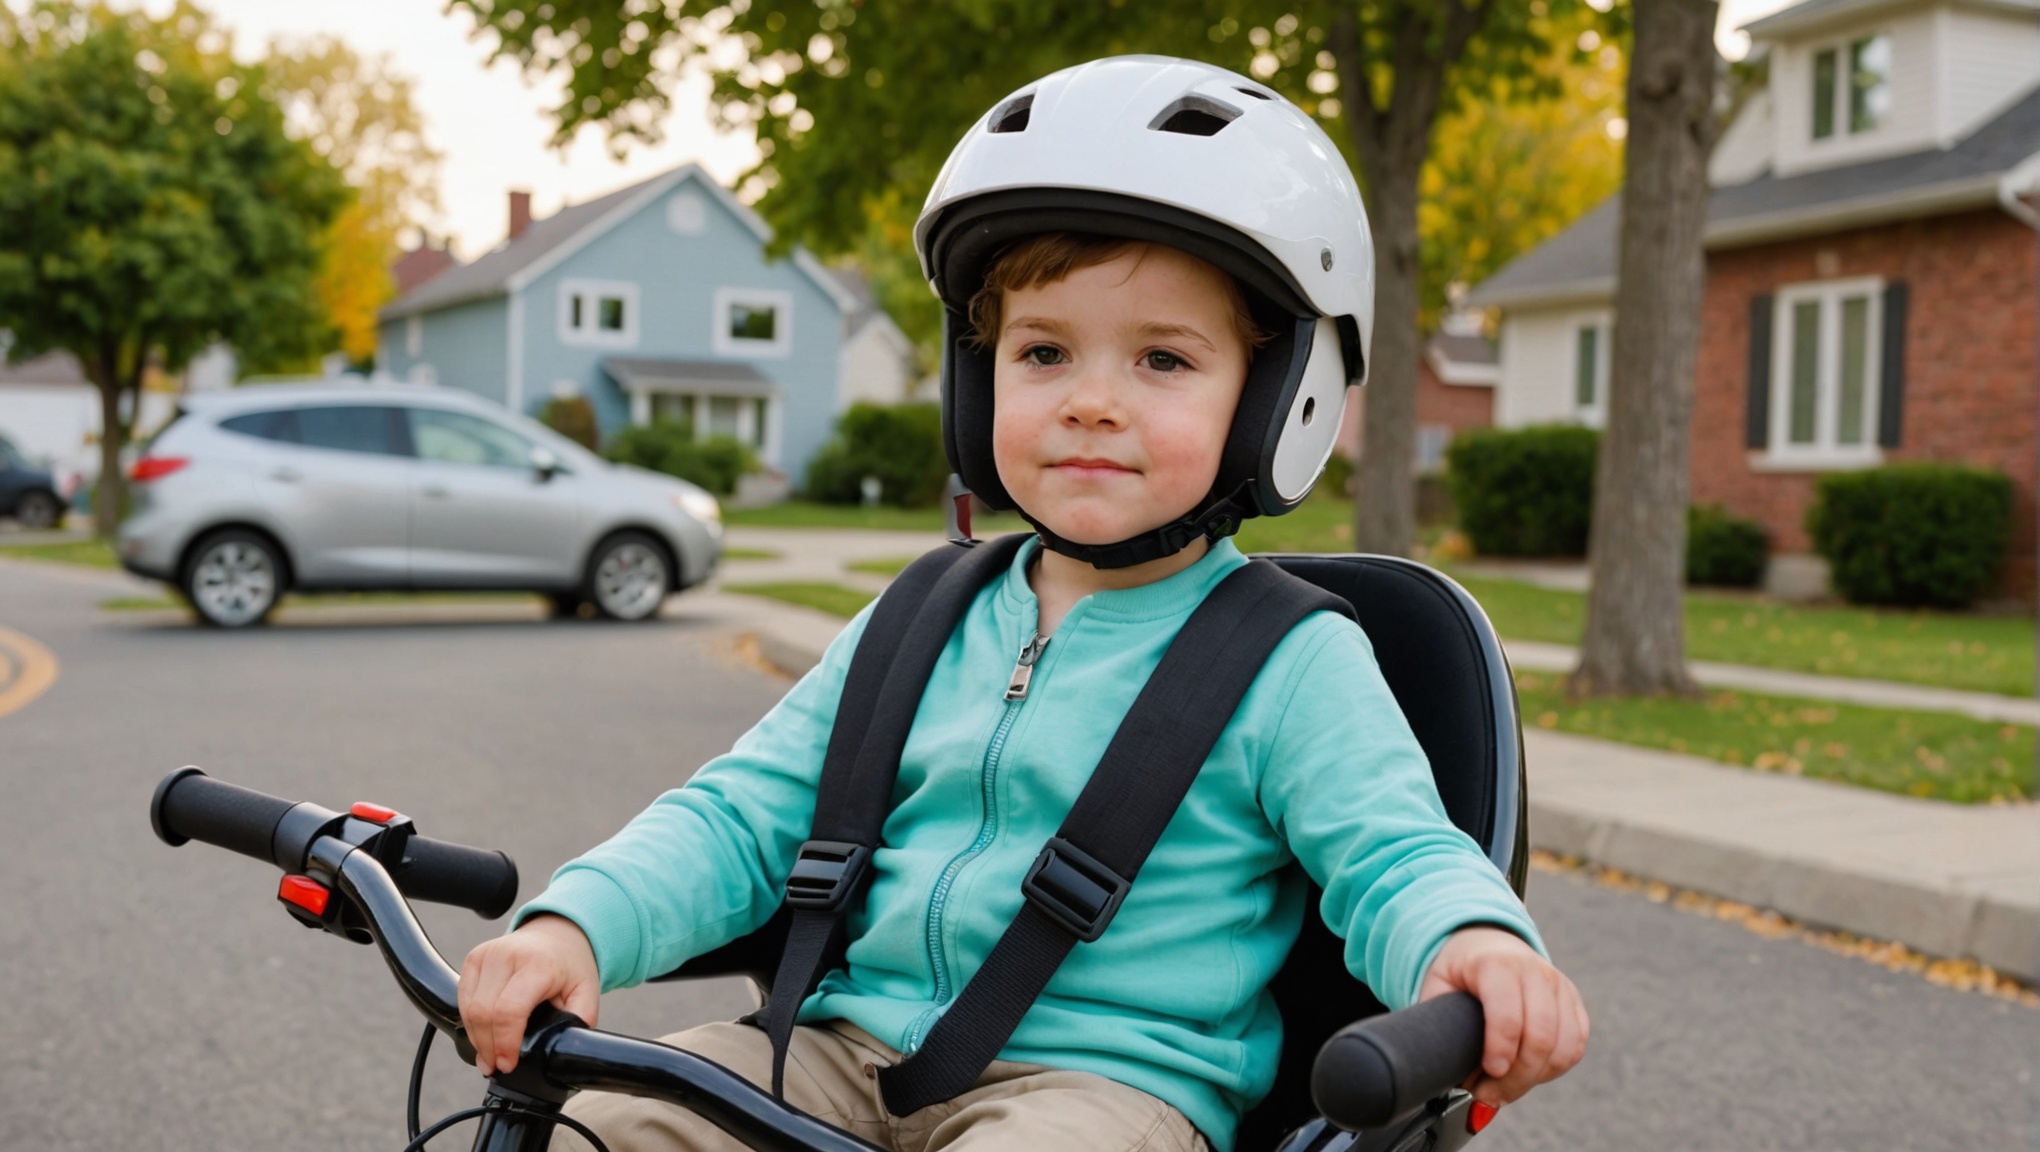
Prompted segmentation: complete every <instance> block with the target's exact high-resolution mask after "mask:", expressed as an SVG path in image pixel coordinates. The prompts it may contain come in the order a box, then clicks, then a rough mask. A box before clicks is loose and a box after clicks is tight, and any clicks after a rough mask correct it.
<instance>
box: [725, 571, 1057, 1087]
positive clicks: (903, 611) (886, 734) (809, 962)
mask: <svg viewBox="0 0 2040 1152" xmlns="http://www.w3.org/2000/svg"><path fill="white" fill-rule="evenodd" d="M1026 538H1027V537H1026V535H1025V534H1024V533H1019V534H1015V535H1011V536H1006V537H1002V538H1000V539H997V540H993V541H989V542H987V543H984V544H980V545H977V546H976V547H974V548H967V549H966V548H958V547H952V546H944V547H941V548H938V549H936V550H935V551H933V552H929V553H927V554H926V555H923V556H921V557H920V558H919V559H917V560H915V561H914V562H913V563H912V564H909V565H907V567H906V570H905V571H903V572H901V573H900V574H899V576H898V577H897V578H896V579H895V580H894V581H893V582H892V584H891V585H890V586H889V587H888V588H887V589H886V591H885V594H884V595H882V596H880V597H879V598H878V607H876V608H875V609H873V610H872V614H871V619H870V620H868V621H866V622H865V629H864V635H863V636H862V637H861V638H859V640H858V643H857V650H856V652H855V653H854V654H853V655H852V656H851V658H850V670H849V673H848V674H847V675H846V676H845V678H844V681H843V695H842V697H841V698H840V700H839V702H838V703H837V706H836V724H835V727H834V729H833V730H831V732H830V733H829V747H828V751H827V752H826V753H825V754H824V756H823V759H822V775H821V780H820V782H819V783H818V784H817V785H816V789H815V820H814V826H813V829H812V831H810V832H809V834H808V835H809V837H810V838H809V840H808V841H807V843H805V844H803V845H801V848H800V855H799V858H798V859H797V860H795V862H794V865H793V872H792V873H791V874H790V875H789V876H788V877H787V880H786V904H787V906H788V908H789V910H790V911H791V913H792V916H791V918H790V920H789V923H788V927H787V934H786V950H785V951H784V952H783V953H781V954H780V958H779V969H778V972H777V973H776V974H775V975H774V976H773V980H772V997H771V999H770V1001H768V1002H767V1003H766V1005H765V1007H764V1008H763V1009H762V1010H760V1011H759V1012H758V1013H757V1014H756V1015H754V1016H753V1017H752V1019H753V1020H755V1021H756V1022H758V1023H760V1024H762V1025H763V1026H764V1028H765V1031H766V1033H767V1035H769V1036H770V1037H771V1038H772V1094H773V1095H774V1096H779V1097H782V1098H783V1097H784V1092H783V1089H784V1079H785V1071H786V1048H787V1043H788V1042H789V1041H790V1040H791V1039H792V1037H793V1023H794V1017H795V1016H797V1015H798V1014H799V1012H800V1006H801V1004H802V1003H804V1002H805V1001H806V1000H807V998H808V997H809V996H810V995H812V994H813V993H814V990H815V986H816V985H817V984H819V983H820V982H821V978H822V974H823V973H824V972H826V971H827V970H828V969H829V968H830V967H831V966H832V963H831V962H832V960H833V959H834V954H835V953H836V952H837V951H838V949H839V948H840V947H841V944H842V928H843V919H844V915H845V913H846V911H847V909H848V906H849V902H850V901H851V900H852V899H853V898H854V897H855V896H856V895H857V894H858V892H859V891H861V890H862V887H863V881H864V879H865V877H866V875H867V874H868V873H869V871H870V867H871V853H872V851H873V850H874V849H875V848H877V847H878V840H879V833H880V832H881V831H882V830H883V829H884V827H885V818H886V815H887V813H888V812H889V811H890V810H891V807H892V790H893V780H894V778H895V777H896V776H897V775H898V773H899V766H900V753H901V751H902V750H903V749H904V748H905V747H906V743H907V733H908V732H909V731H910V730H911V729H912V728H913V725H914V713H915V711H916V710H917V709H919V707H920V704H921V695H922V693H923V691H924V690H925V689H926V688H927V686H928V679H929V677H930V676H932V675H933V674H934V670H935V661H936V660H937V659H939V658H940V657H941V655H942V649H943V648H944V647H945V646H947V644H948V643H949V637H950V635H951V634H952V633H954V632H955V631H956V625H957V623H958V622H959V621H961V620H962V619H963V615H964V613H965V612H966V611H968V610H969V608H970V605H971V601H972V600H974V599H975V598H976V596H977V593H978V590H979V589H981V588H983V587H984V586H985V585H986V584H987V583H988V582H990V580H991V579H992V577H993V576H994V575H996V574H997V573H999V572H1003V571H1005V569H1006V568H1007V567H1008V566H1009V565H1011V564H1012V562H1013V556H1014V555H1015V553H1017V552H1018V551H1019V548H1020V545H1021V544H1022V543H1023V542H1024V541H1025V540H1026Z"/></svg>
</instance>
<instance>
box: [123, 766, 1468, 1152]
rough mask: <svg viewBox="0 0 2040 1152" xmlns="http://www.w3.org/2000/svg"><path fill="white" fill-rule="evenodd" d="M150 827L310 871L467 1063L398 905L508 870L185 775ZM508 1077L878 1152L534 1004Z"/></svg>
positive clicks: (675, 1054)
mask: <svg viewBox="0 0 2040 1152" xmlns="http://www.w3.org/2000/svg"><path fill="white" fill-rule="evenodd" d="M149 818H150V823H151V824H152V825H153V826H154V828H155V830H156V835H157V836H159V837H161V838H162V840H163V841H164V842H165V843H168V844H171V845H178V844H183V843H185V842H186V841H188V840H199V841H203V842H205V843H208V844H215V845H218V846H219V847H222V848H228V849H231V850H233V851H236V852H240V853H242V854H243V855H247V856H253V857H255V858H257V859H262V860H269V861H271V862H272V863H276V864H278V865H279V866H281V867H283V868H285V869H286V870H288V871H292V872H301V871H307V870H312V869H316V871H317V872H318V873H319V874H320V875H322V876H326V877H330V879H331V882H332V884H333V886H334V887H335V888H337V889H338V890H339V892H340V893H341V894H342V895H343V896H345V897H346V898H347V900H348V901H349V902H350V903H351V904H352V905H353V907H354V909H355V910H356V911H358V912H359V914H360V917H361V920H362V922H363V923H365V924H366V925H367V931H368V935H369V936H370V938H372V939H373V940H374V942H375V943H376V945H377V946H378V948H379V949H380V950H381V952H382V954H383V958H384V960H385V961H386V962H387V963H388V964H389V967H390V971H391V973H392V974H393V975H395V977H396V978H397V982H398V984H399V985H400V986H401V987H402V988H403V990H404V992H405V994H406V995H407V996H408V997H410V999H411V1002H412V1003H413V1004H414V1005H416V1006H417V1008H418V1010H419V1011H420V1012H421V1013H422V1014H423V1015H424V1016H425V1017H426V1018H427V1019H428V1020H430V1021H431V1022H432V1023H433V1024H434V1025H435V1026H437V1027H438V1028H439V1029H441V1030H442V1031H444V1032H446V1033H448V1034H449V1035H451V1036H452V1037H453V1038H454V1040H455V1042H456V1043H457V1044H458V1045H459V1047H460V1048H461V1053H462V1057H463V1059H472V1058H473V1057H472V1052H473V1049H472V1048H470V1047H469V1046H468V1045H467V1038H466V1034H465V1030H464V1028H463V1027H462V1025H461V1020H460V1008H459V992H460V976H459V974H458V973H457V972H456V971H455V970H454V969H453V967H452V966H451V965H449V964H448V963H447V962H446V959H445V957H443V956H441V955H440V953H439V950H438V949H437V948H436V947H434V946H433V944H432V941H431V938H430V937H428V936H427V935H426V934H425V929H424V927H423V926H422V925H420V924H419V923H418V919H417V917H416V916H415V915H414V914H413V913H412V911H411V908H410V905H409V904H408V903H406V901H405V896H406V895H407V894H408V895H411V896H413V897H415V898H417V899H425V900H434V901H438V902H441V903H450V904H457V905H459V906H461V907H468V908H476V907H477V905H483V906H493V905H494V904H495V903H496V902H498V901H500V902H501V903H502V905H503V908H504V909H507V906H508V903H509V901H510V900H511V899H514V897H515V892H516V866H515V865H514V864H512V863H511V862H510V860H509V857H507V856H504V855H503V854H502V853H500V852H485V851H482V850H480V849H475V848H467V847H463V846H461V845H458V844H448V843H445V842H443V841H431V840H426V839H424V838H423V837H419V836H410V837H409V839H408V842H407V853H406V856H405V858H404V862H403V865H402V867H403V868H404V870H405V874H403V875H396V874H393V873H392V872H391V871H390V870H388V869H386V868H385V867H384V866H383V864H382V863H381V862H380V861H379V860H377V859H376V856H375V855H374V854H372V853H371V852H370V851H368V850H366V849H360V848H357V846H356V844H353V843H349V842H348V841H347V840H345V839H342V838H340V837H339V836H337V835H334V834H333V832H335V831H337V830H340V829H341V828H342V827H343V824H342V822H343V821H344V820H346V819H348V818H347V817H342V816H340V815H338V814H336V813H332V812H329V811H328V810H326V809H324V808H320V807H319V806H318V805H315V804H309V803H307V804H293V803H291V802H289V801H287V800H280V799H277V798H275V797H272V796H268V795H265V794H263V793H261V792H256V791H253V790H251V789H247V788H241V787H239V786H236V785H232V784H227V783H225V782H223V781H218V780H213V779H211V778H210V777H207V776H206V775H205V774H204V773H203V772H201V771H199V770H198V769H196V768H184V769H179V770H178V771H177V772H174V773H172V774H171V775H170V776H168V777H166V778H165V779H164V780H163V782H162V783H161V784H159V785H158V786H157V788H156V795H155V799H154V800H153V801H152V802H151V804H150V809H149ZM403 823H404V824H405V825H408V821H404V822H403ZM421 846H422V847H421ZM506 872H507V877H506V875H505V873H506ZM506 884H507V891H508V895H507V896H506V895H504V889H505V885H506ZM484 914H485V915H488V913H484ZM495 914H498V915H499V914H500V910H499V911H498V912H497V913H495ZM1484 1027H1485V1024H1484V1020H1483V1017H1482V1014H1481V1009H1480V1002H1479V1001H1478V1000H1476V999H1474V998H1473V997H1472V996H1469V995H1466V994H1465V993H1453V994H1451V995H1447V996H1440V997H1437V998H1435V999H1432V1000H1428V1001H1425V1002H1424V1003H1422V1004H1418V1005H1416V1006H1414V1007H1411V1008H1405V1009H1403V1010H1402V1011H1399V1012H1392V1013H1388V1014H1386V1015H1382V1016H1375V1017H1370V1018H1368V1019H1366V1020H1363V1021H1360V1022H1359V1023H1357V1024H1352V1025H1349V1026H1347V1027H1346V1028H1344V1029H1342V1030H1341V1031H1339V1032H1338V1033H1337V1034H1336V1035H1334V1036H1333V1037H1332V1038H1331V1039H1330V1040H1328V1041H1326V1043H1325V1045H1324V1047H1323V1048H1322V1049H1321V1050H1320V1051H1319V1053H1318V1056H1317V1060H1316V1062H1315V1064H1314V1065H1313V1067H1312V1072H1311V1095H1312V1097H1313V1099H1314V1100H1315V1102H1316V1104H1317V1106H1318V1109H1319V1111H1320V1112H1322V1113H1323V1115H1324V1117H1325V1119H1326V1120H1327V1121H1328V1122H1330V1123H1332V1124H1335V1125H1337V1126H1338V1127H1340V1128H1344V1129H1346V1130H1348V1131H1359V1130H1365V1129H1378V1128H1383V1127H1386V1126H1388V1125H1390V1124H1393V1123H1396V1122H1398V1121H1401V1120H1403V1119H1405V1118H1407V1117H1408V1116H1410V1115H1411V1114H1413V1113H1414V1112H1415V1111H1416V1110H1417V1109H1419V1108H1421V1107H1423V1106H1424V1105H1425V1103H1426V1102H1428V1101H1430V1100H1432V1099H1433V1098H1435V1097H1438V1096H1440V1095H1442V1094H1443V1093H1445V1092H1446V1091H1447V1090H1448V1089H1450V1088H1452V1087H1453V1086H1455V1085H1457V1084H1459V1083H1460V1082H1461V1081H1463V1080H1465V1079H1466V1078H1467V1077H1469V1076H1471V1075H1472V1074H1473V1072H1474V1071H1475V1070H1476V1069H1477V1068H1478V1067H1479V1064H1480V1056H1481V1045H1482V1040H1483V1034H1484ZM510 1077H511V1078H513V1079H515V1080H518V1081H520V1083H518V1084H517V1085H516V1087H517V1089H518V1090H520V1091H526V1092H530V1093H532V1094H534V1095H541V1096H548V1095H555V1094H556V1095H557V1096H558V1098H559V1099H562V1100H563V1099H565V1097H566V1095H567V1094H569V1093H571V1092H573V1091H577V1090H579V1089H583V1088H594V1089H603V1090H607V1091H612V1092H625V1093H629V1094H632V1095H639V1096H647V1097H652V1098H655V1099H660V1100H665V1101H669V1102H672V1103H675V1104H679V1105H681V1106H683V1107H687V1108H689V1109H691V1110H693V1111H695V1112H697V1113H699V1114H700V1115H701V1116H702V1117H703V1118H704V1119H706V1120H708V1121H710V1122H711V1123H713V1124H715V1125H716V1126H717V1127H719V1128H721V1129H723V1130H724V1131H726V1132H728V1133H730V1134H731V1135H732V1136H735V1137H736V1138H737V1139H738V1140H740V1141H742V1142H744V1143H745V1144H748V1145H750V1146H751V1147H753V1148H758V1149H765V1150H768V1152H876V1149H875V1148H874V1146H873V1145H871V1144H868V1143H866V1142H865V1141H863V1140H860V1139H858V1138H857V1137H855V1136H852V1135H850V1134H849V1133H847V1132H844V1131H842V1130H841V1129H838V1128H834V1127H831V1126H830V1125H828V1124H825V1123H823V1122H822V1121H819V1120H816V1119H814V1118H813V1117H811V1116H808V1115H805V1114H804V1113H801V1112H799V1111H797V1110H795V1109H794V1108H792V1107H790V1106H788V1105H787V1104H785V1103H783V1102H782V1101H780V1100H777V1099H775V1098H774V1097H773V1096H771V1095H770V1094H769V1093H767V1092H765V1091H764V1090H762V1089H760V1088H759V1087H757V1086H756V1085H754V1084H752V1083H750V1082H749V1081H748V1080H745V1079H744V1078H743V1077H741V1076H738V1075H737V1074H736V1073H734V1072H731V1071H729V1070H728V1069H726V1068H723V1067H722V1066H721V1065H718V1064H716V1063H714V1062H713V1061H710V1060H707V1059H704V1058H702V1057H700V1056H696V1055H694V1054H692V1053H688V1052H684V1051H681V1050H680V1049H677V1048H672V1047H669V1046H667V1045H664V1044H659V1043H656V1042H653V1041H649V1040H640V1039H635V1038H633V1037H629V1036H621V1035H617V1034H615V1033H610V1032H602V1031H599V1030H597V1029H593V1028H588V1027H585V1026H583V1025H581V1024H580V1022H579V1021H578V1020H575V1019H574V1018H572V1017H571V1016H567V1015H566V1014H564V1013H557V1012H550V1011H549V1010H548V1009H547V1007H546V1006H544V1005H541V1006H540V1009H539V1012H538V1014H536V1015H535V1016H534V1018H533V1022H532V1026H531V1027H530V1028H529V1029H528V1030H527V1032H526V1035H525V1041H524V1045H523V1052H522V1054H521V1055H520V1058H519V1061H518V1065H517V1068H516V1070H515V1071H514V1072H513V1073H511V1074H510Z"/></svg>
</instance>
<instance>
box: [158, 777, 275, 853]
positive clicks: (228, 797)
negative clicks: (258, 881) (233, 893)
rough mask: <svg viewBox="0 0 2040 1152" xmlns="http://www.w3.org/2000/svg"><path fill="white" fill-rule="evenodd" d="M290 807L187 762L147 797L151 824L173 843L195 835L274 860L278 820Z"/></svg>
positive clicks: (181, 841)
mask: <svg viewBox="0 0 2040 1152" xmlns="http://www.w3.org/2000/svg"><path fill="white" fill-rule="evenodd" d="M294 807H296V804H294V803H293V802H292V801H289V800H279V799H277V798H276V797H274V796H271V795H268V794H267V793H263V792H257V791H255V790H254V789H252V788H243V787H241V786H240V785H238V784H229V783H227V782H225V781H223V780H215V779H213V778H212V777H210V776H207V775H206V774H205V773H204V772H201V771H199V770H198V769H196V768H190V767H186V768H179V769H178V770H177V771H175V772H172V773H171V774H169V775H168V776H165V777H163V782H162V783H160V784H158V785H156V795H155V798H154V799H152V800H151V801H150V802H149V824H150V826H151V827H153V828H154V829H155V830H156V835H157V836H158V837H160V838H161V839H162V841H163V842H164V843H165V844H169V845H171V846H173V847H175V846H176V845H179V844H182V843H184V842H185V841H187V840H199V841H203V842H204V843H207V844H214V845H218V846H219V847H221V848H225V849H227V850H228V851H232V852H239V853H241V854H242V855H244V856H253V857H255V858H256V859H257V860H270V861H271V862H272V863H273V862H274V860H273V858H272V857H273V851H274V850H273V848H272V839H273V837H274V836H275V834H276V825H277V824H278V823H279V822H280V821H281V820H282V819H283V814H284V813H286V812H288V811H290V810H291V809H292V808H294Z"/></svg>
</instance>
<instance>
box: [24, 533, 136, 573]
mask: <svg viewBox="0 0 2040 1152" xmlns="http://www.w3.org/2000/svg"><path fill="white" fill-rule="evenodd" d="M0 556H5V557H7V558H9V559H12V560H46V561H49V562H51V563H55V564H84V565H88V566H90V567H93V568H118V567H120V559H119V558H118V557H116V556H115V555H114V554H113V545H111V544H109V543H107V542H106V541H104V540H100V539H97V538H94V539H91V540H70V541H66V542H64V543H62V544H0Z"/></svg>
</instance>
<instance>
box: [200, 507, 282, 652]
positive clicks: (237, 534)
mask: <svg viewBox="0 0 2040 1152" xmlns="http://www.w3.org/2000/svg"><path fill="white" fill-rule="evenodd" d="M283 584H284V579H283V558H282V557H281V556H279V555H278V554H277V551H276V546H275V545H274V544H271V543H270V542H269V541H268V540H265V539H263V538H262V537H261V536H258V535H256V534H255V533H253V532H244V531H240V530H238V529H233V530H229V531H226V532H218V533H215V534H213V535H211V536H208V537H206V538H205V539H204V540H203V541H201V542H200V543H199V545H198V547H197V548H196V549H193V551H192V554H191V562H190V563H189V564H187V565H185V568H184V581H183V588H184V597H185V599H187V600H189V601H190V602H191V607H192V608H193V609H194V610H195V611H197V613H198V617H199V619H201V620H203V621H205V622H206V623H207V624H211V625H214V626H216V627H220V628H244V627H247V626H248V625H251V624H260V623H262V622H263V621H265V620H267V619H268V618H269V614H270V612H272V611H274V610H275V608H276V602H277V601H278V600H279V599H281V598H282V597H283Z"/></svg>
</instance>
